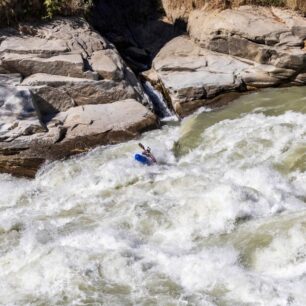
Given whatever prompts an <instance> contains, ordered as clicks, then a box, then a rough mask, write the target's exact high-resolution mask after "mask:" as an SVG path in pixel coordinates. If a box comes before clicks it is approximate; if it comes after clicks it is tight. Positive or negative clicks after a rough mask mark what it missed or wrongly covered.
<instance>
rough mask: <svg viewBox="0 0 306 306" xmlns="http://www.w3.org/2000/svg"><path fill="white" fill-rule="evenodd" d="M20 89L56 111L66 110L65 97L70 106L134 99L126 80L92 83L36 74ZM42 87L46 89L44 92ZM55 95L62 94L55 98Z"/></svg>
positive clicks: (134, 92)
mask: <svg viewBox="0 0 306 306" xmlns="http://www.w3.org/2000/svg"><path fill="white" fill-rule="evenodd" d="M22 86H26V87H27V88H30V89H32V90H33V91H34V93H35V95H37V96H38V97H39V98H40V99H41V100H45V101H46V102H47V103H49V104H50V105H52V106H53V107H54V109H55V110H57V111H63V110H66V109H67V105H69V104H67V101H68V100H69V97H70V100H71V101H72V102H71V106H75V105H76V106H77V105H86V104H104V103H111V102H115V101H119V100H122V99H129V98H132V99H137V98H138V93H137V91H136V90H135V88H134V87H132V86H131V85H130V84H129V82H126V81H121V82H115V81H112V80H100V81H95V80H90V79H81V78H72V77H64V76H55V75H50V74H44V73H38V74H33V75H31V76H30V77H28V78H26V79H24V80H23V82H22ZM43 86H47V87H48V89H46V88H44V87H43ZM59 92H62V93H63V95H59Z"/></svg>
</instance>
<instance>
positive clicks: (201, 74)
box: [144, 6, 306, 116]
mask: <svg viewBox="0 0 306 306" xmlns="http://www.w3.org/2000/svg"><path fill="white" fill-rule="evenodd" d="M188 33H189V35H184V36H180V37H177V38H175V39H173V40H171V41H170V42H169V43H168V44H167V45H165V46H164V47H163V48H162V49H161V51H160V52H159V54H158V55H157V56H156V57H155V58H154V60H153V67H152V70H151V71H149V72H146V73H144V76H145V77H146V78H147V79H148V80H150V81H151V82H153V83H155V84H157V85H159V86H160V87H161V88H163V90H164V92H165V93H166V96H167V97H168V100H169V102H170V104H171V105H172V107H173V108H174V110H175V111H176V112H177V113H178V114H180V115H181V116H184V115H186V114H189V113H190V112H191V111H193V110H194V109H196V108H198V107H199V106H201V105H204V104H207V103H209V101H210V99H211V98H213V97H215V96H216V95H218V94H220V93H224V92H229V91H247V90H252V89H258V88H264V87H271V86H280V85H305V84H306V49H305V43H306V19H305V18H303V17H302V16H301V15H299V14H297V13H295V12H292V11H289V10H283V9H278V8H264V7H254V6H242V7H239V8H237V9H227V10H222V11H206V10H194V11H193V12H192V13H190V15H189V19H188Z"/></svg>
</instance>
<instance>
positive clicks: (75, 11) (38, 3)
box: [0, 0, 93, 26]
mask: <svg viewBox="0 0 306 306" xmlns="http://www.w3.org/2000/svg"><path fill="white" fill-rule="evenodd" d="M92 3H93V2H92V0H0V25H2V26H3V25H12V24H14V23H17V22H19V21H24V20H27V19H42V18H52V17H53V16H54V15H62V16H72V15H86V14H87V13H88V12H89V10H90V8H91V6H92Z"/></svg>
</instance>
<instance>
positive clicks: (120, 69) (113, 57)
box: [90, 49, 124, 81]
mask: <svg viewBox="0 0 306 306" xmlns="http://www.w3.org/2000/svg"><path fill="white" fill-rule="evenodd" d="M90 63H91V67H92V69H93V70H94V71H96V72H97V73H98V74H99V75H100V76H101V78H102V79H107V80H115V81H117V80H122V79H123V78H124V64H123V62H122V61H121V59H120V56H119V55H118V54H117V53H116V52H115V51H114V50H112V49H108V50H100V51H96V52H94V53H93V54H92V56H91V59H90Z"/></svg>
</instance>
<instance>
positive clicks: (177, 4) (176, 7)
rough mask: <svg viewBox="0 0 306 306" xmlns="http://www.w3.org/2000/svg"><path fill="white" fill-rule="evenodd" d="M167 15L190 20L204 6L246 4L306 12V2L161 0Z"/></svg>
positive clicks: (217, 7) (214, 9)
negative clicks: (275, 6) (190, 16)
mask: <svg viewBox="0 0 306 306" xmlns="http://www.w3.org/2000/svg"><path fill="white" fill-rule="evenodd" d="M161 3H162V6H163V8H164V10H165V12H166V15H167V16H168V18H169V19H170V20H172V21H173V22H174V21H175V20H179V19H182V20H185V21H186V22H187V21H188V18H189V15H190V13H191V12H193V11H194V10H197V9H201V8H203V7H205V8H207V9H209V10H211V11H216V10H220V9H222V10H224V9H228V8H232V9H235V8H237V7H240V6H244V5H260V6H264V5H266V6H271V5H279V6H287V7H288V8H290V9H292V10H299V11H300V12H301V13H302V14H304V15H305V14H306V2H305V1H304V0H283V1H263V0H161Z"/></svg>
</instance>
